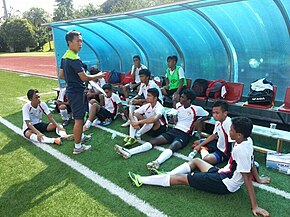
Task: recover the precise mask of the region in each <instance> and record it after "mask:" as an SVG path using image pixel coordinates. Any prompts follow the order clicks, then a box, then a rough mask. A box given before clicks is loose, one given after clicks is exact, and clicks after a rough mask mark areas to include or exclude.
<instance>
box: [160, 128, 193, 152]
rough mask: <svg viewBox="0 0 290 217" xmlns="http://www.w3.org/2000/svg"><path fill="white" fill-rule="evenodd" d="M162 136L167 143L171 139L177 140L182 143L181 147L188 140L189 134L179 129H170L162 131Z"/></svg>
mask: <svg viewBox="0 0 290 217" xmlns="http://www.w3.org/2000/svg"><path fill="white" fill-rule="evenodd" d="M162 136H163V137H164V138H165V139H166V140H167V142H168V143H172V142H173V141H178V142H180V143H181V144H182V148H183V147H185V146H186V145H187V144H188V142H189V134H187V133H185V132H183V131H181V130H179V129H175V128H173V129H170V130H169V131H167V132H166V133H162Z"/></svg>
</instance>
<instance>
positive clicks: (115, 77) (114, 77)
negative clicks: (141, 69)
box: [108, 70, 121, 84]
mask: <svg viewBox="0 0 290 217" xmlns="http://www.w3.org/2000/svg"><path fill="white" fill-rule="evenodd" d="M120 77H121V75H120V72H118V71H115V70H112V71H111V72H110V75H109V79H108V83H109V84H117V83H120V80H121V79H120Z"/></svg>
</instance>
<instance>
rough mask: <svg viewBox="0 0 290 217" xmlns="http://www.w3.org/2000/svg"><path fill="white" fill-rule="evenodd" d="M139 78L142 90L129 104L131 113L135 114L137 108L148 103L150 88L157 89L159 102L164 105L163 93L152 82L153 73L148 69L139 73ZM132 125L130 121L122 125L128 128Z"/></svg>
mask: <svg viewBox="0 0 290 217" xmlns="http://www.w3.org/2000/svg"><path fill="white" fill-rule="evenodd" d="M139 77H140V81H141V85H140V89H139V92H138V94H137V95H136V96H135V97H133V98H132V99H131V100H130V101H129V102H128V104H129V113H133V112H134V110H135V109H136V106H141V105H144V104H145V103H146V99H147V90H148V89H150V88H156V89H157V90H158V92H159V97H158V99H159V102H160V103H161V104H163V99H162V93H161V90H160V88H159V87H158V85H157V84H156V83H155V81H153V80H150V77H151V72H150V71H149V70H148V69H142V70H140V71H139ZM129 125H130V120H128V121H127V122H126V123H124V124H122V127H126V126H129Z"/></svg>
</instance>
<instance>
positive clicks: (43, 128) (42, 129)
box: [23, 122, 49, 135]
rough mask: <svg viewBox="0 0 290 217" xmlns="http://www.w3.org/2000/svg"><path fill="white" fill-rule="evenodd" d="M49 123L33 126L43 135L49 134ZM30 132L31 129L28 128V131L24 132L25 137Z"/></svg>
mask: <svg viewBox="0 0 290 217" xmlns="http://www.w3.org/2000/svg"><path fill="white" fill-rule="evenodd" d="M48 125H49V124H48V123H42V122H40V123H38V124H34V125H33V126H34V127H35V128H36V129H37V130H38V131H39V132H41V133H44V132H47V127H48ZM27 130H29V128H27V129H26V130H24V132H23V135H25V133H26V131H27Z"/></svg>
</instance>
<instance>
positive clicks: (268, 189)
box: [253, 182, 290, 200]
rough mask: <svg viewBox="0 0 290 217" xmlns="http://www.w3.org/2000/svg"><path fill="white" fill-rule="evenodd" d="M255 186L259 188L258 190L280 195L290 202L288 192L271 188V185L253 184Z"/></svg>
mask: <svg viewBox="0 0 290 217" xmlns="http://www.w3.org/2000/svg"><path fill="white" fill-rule="evenodd" d="M253 185H254V186H255V187H258V188H260V189H263V190H266V191H269V192H271V193H273V194H277V195H279V196H282V197H284V198H286V199H288V200H290V193H288V192H286V191H282V190H279V189H277V188H274V187H272V186H269V185H263V184H259V183H257V182H253Z"/></svg>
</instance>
